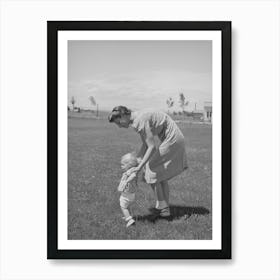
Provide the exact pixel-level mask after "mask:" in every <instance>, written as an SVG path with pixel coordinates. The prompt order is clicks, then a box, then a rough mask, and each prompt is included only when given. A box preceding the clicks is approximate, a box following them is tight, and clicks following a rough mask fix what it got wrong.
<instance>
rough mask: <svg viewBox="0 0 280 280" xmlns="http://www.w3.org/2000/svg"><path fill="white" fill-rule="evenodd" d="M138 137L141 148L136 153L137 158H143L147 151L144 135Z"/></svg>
mask: <svg viewBox="0 0 280 280" xmlns="http://www.w3.org/2000/svg"><path fill="white" fill-rule="evenodd" d="M140 136H141V140H142V146H141V148H140V150H139V152H138V153H137V158H143V156H144V155H145V153H146V151H147V149H148V146H147V144H146V141H145V137H144V135H143V134H140Z"/></svg>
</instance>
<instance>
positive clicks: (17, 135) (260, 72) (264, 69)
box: [0, 0, 280, 280]
mask: <svg viewBox="0 0 280 280" xmlns="http://www.w3.org/2000/svg"><path fill="white" fill-rule="evenodd" d="M0 8H1V14H0V20H1V21H0V28H1V29H0V36H1V37H0V42H1V45H0V46H1V58H0V61H1V82H0V85H1V100H0V102H1V103H0V104H1V110H0V113H1V181H0V182H1V193H0V196H1V201H0V210H1V212H0V213H1V216H0V218H1V228H0V229H1V231H0V241H1V243H0V246H1V247H0V248H1V249H0V251H1V253H0V257H1V259H0V279H3V280H4V279H5V280H6V279H30V280H31V279H34V280H35V279H36V280H37V279H154V280H156V279H162V280H163V279H267V280H268V279H279V278H280V269H279V261H280V260H279V259H280V258H279V253H280V246H279V240H280V231H279V222H280V219H279V186H280V185H279V183H280V182H279V171H280V170H279V167H280V165H279V145H280V142H279V125H280V123H279V105H280V104H279V76H280V75H279V74H280V73H279V72H280V71H279V64H280V60H279V49H280V44H279V34H280V32H279V31H280V26H279V18H280V17H279V14H280V3H279V1H277V0H275V1H269V0H265V1H253V0H251V1H250V0H248V1H211V0H208V1H142V2H136V1H127V2H126V1H124V2H113V1H112V2H110V1H102V2H101V1H100V2H97V1H23V0H22V1H5V0H2V1H1V2H0ZM47 20H231V21H232V26H233V37H232V39H233V43H232V47H233V56H232V57H233V75H232V82H233V98H232V106H233V139H232V140H233V150H232V155H233V170H232V171H233V174H232V175H233V185H232V188H233V192H232V199H233V260H227V261H217V260H212V261H211V260H208V261H197V260H193V261H190V260H182V261H178V260H173V261H168V260H166V261H161V260H158V261H151V260H146V261H136V260H133V261H120V260H119V261H94V260H87V261H84V260H79V261H77V260H71V261H70V260H68V261H66V260H65V261H63V260H62V261H50V260H47V259H46V240H47V236H46V232H47V231H46V217H47V211H46V210H47V207H46V193H47V185H46V182H47V174H46V158H47V157H46V156H47V150H46V137H47V134H46V122H47V117H46V112H47V111H46V100H47V95H46V94H47V88H46V85H47V83H46V70H47V68H46V53H47V50H46V46H47V41H46V39H47V36H46V21H47Z"/></svg>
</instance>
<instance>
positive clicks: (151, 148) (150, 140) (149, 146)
mask: <svg viewBox="0 0 280 280" xmlns="http://www.w3.org/2000/svg"><path fill="white" fill-rule="evenodd" d="M141 137H142V136H141ZM143 139H144V141H145V142H144V143H145V144H146V152H145V154H144V157H143V159H142V160H141V162H140V163H139V165H138V166H137V167H136V168H135V169H134V171H135V172H139V171H140V170H141V169H142V168H143V166H145V164H146V163H147V162H148V160H149V159H150V158H151V156H152V155H153V153H154V152H155V150H156V143H155V139H154V136H153V134H152V131H151V129H150V126H149V124H147V125H146V126H145V136H143Z"/></svg>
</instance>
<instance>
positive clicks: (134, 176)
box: [125, 172, 137, 184]
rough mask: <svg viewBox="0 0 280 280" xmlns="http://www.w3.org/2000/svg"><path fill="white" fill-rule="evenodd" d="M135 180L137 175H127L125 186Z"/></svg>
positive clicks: (134, 173)
mask: <svg viewBox="0 0 280 280" xmlns="http://www.w3.org/2000/svg"><path fill="white" fill-rule="evenodd" d="M136 179H137V174H136V172H133V173H131V174H130V175H129V177H128V178H127V179H126V180H125V182H126V184H127V183H129V182H131V181H133V180H136Z"/></svg>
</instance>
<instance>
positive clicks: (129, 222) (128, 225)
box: [126, 218, 135, 227]
mask: <svg viewBox="0 0 280 280" xmlns="http://www.w3.org/2000/svg"><path fill="white" fill-rule="evenodd" d="M134 224H135V220H134V219H133V218H131V219H130V220H129V221H128V222H127V224H126V227H130V226H132V225H134Z"/></svg>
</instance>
